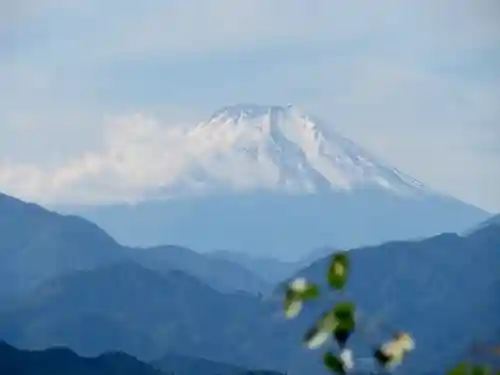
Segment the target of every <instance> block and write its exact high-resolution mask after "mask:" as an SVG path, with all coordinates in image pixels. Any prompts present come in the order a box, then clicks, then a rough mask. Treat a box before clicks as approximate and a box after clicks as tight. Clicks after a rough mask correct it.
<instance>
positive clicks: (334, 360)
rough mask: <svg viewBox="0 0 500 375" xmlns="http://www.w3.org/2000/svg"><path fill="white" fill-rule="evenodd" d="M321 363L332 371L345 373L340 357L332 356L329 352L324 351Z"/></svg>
mask: <svg viewBox="0 0 500 375" xmlns="http://www.w3.org/2000/svg"><path fill="white" fill-rule="evenodd" d="M323 363H324V364H325V366H326V367H327V368H328V369H329V370H330V371H332V372H335V373H337V374H345V373H346V371H345V369H344V364H343V363H342V360H341V359H340V358H338V357H336V356H334V355H333V354H332V353H330V352H326V353H325V355H324V356H323Z"/></svg>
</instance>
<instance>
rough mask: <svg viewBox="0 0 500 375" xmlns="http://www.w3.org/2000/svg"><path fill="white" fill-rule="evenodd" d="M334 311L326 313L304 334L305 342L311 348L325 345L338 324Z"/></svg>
mask: <svg viewBox="0 0 500 375" xmlns="http://www.w3.org/2000/svg"><path fill="white" fill-rule="evenodd" d="M338 324H339V323H338V321H337V319H336V318H335V314H334V312H333V311H329V312H328V313H326V314H324V315H323V316H322V317H321V318H320V319H319V320H318V321H317V322H316V324H315V325H314V326H313V327H312V328H311V329H309V330H308V331H307V332H306V334H305V335H304V343H305V344H306V346H307V347H308V348H309V349H316V348H318V347H320V346H321V345H323V344H324V343H325V341H326V340H327V339H328V337H330V335H331V334H332V333H333V332H334V330H335V329H336V328H337V326H338Z"/></svg>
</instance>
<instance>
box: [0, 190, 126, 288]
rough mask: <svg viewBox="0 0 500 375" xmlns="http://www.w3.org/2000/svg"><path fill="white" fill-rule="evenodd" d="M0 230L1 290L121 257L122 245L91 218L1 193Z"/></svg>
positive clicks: (37, 281) (23, 285)
mask: <svg viewBox="0 0 500 375" xmlns="http://www.w3.org/2000/svg"><path fill="white" fill-rule="evenodd" d="M0 234H1V236H0V294H14V293H16V292H19V291H23V290H26V289H29V288H31V287H33V286H35V285H37V284H38V283H40V282H42V281H44V280H47V279H50V278H52V277H54V276H56V275H59V274H61V273H64V272H69V271H72V270H77V269H89V268H93V267H96V266H99V265H103V264H107V263H111V262H114V261H117V260H120V259H123V257H124V255H123V253H122V251H121V247H120V245H118V243H116V242H115V241H114V240H113V239H112V238H111V237H110V236H109V235H107V234H106V233H105V232H104V231H103V230H101V229H100V228H98V227H97V226H96V225H95V224H93V223H90V222H89V221H87V220H85V219H82V218H80V217H76V216H63V215H59V214H56V213H54V212H50V211H48V210H46V209H44V208H42V207H40V206H38V205H35V204H28V203H25V202H22V201H20V200H17V199H15V198H12V197H9V196H7V195H4V194H1V193H0Z"/></svg>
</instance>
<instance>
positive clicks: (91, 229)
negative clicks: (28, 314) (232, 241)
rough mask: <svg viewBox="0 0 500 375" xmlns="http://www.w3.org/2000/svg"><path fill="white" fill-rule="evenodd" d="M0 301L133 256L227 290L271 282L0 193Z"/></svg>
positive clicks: (265, 286)
mask: <svg viewBox="0 0 500 375" xmlns="http://www.w3.org/2000/svg"><path fill="white" fill-rule="evenodd" d="M0 234H1V235H0V300H3V299H5V298H7V297H8V296H10V295H12V296H15V295H17V294H19V293H22V292H25V291H28V290H31V289H33V288H34V287H36V286H37V285H39V284H40V283H42V282H44V281H46V280H49V279H52V278H54V277H57V276H60V275H63V274H67V273H71V272H72V271H75V270H89V269H94V268H96V267H99V266H102V265H107V264H112V263H116V262H122V261H125V260H129V259H133V260H134V261H136V262H138V263H140V264H143V265H144V266H147V267H149V268H151V269H156V270H160V271H165V272H166V271H169V270H183V271H186V272H187V273H189V274H191V275H193V276H196V277H198V278H200V279H202V280H204V281H206V282H208V283H209V284H210V285H212V286H214V287H216V288H218V289H220V290H224V291H231V290H238V289H241V290H247V291H253V292H260V291H264V290H267V289H268V288H269V286H268V284H267V283H266V282H264V281H262V280H261V279H259V278H258V277H257V276H256V275H254V274H253V273H252V272H250V271H248V270H246V269H244V268H243V267H241V266H240V265H238V264H237V263H234V262H231V261H229V260H218V259H213V258H211V257H207V256H205V255H202V254H198V253H196V252H194V251H193V250H190V249H188V248H182V247H176V246H162V247H159V248H148V249H135V248H127V247H123V246H121V245H119V244H118V243H117V242H116V241H115V240H114V239H112V238H111V237H110V236H109V235H108V234H107V233H105V232H104V231H103V230H102V229H100V228H99V227H98V226H96V225H95V224H93V223H91V222H89V221H87V220H85V219H82V218H80V217H76V216H67V215H59V214H57V213H55V212H51V211H48V210H46V209H44V208H42V207H40V206H38V205H34V204H28V203H25V202H23V201H20V200H18V199H15V198H13V197H9V196H7V195H3V194H0Z"/></svg>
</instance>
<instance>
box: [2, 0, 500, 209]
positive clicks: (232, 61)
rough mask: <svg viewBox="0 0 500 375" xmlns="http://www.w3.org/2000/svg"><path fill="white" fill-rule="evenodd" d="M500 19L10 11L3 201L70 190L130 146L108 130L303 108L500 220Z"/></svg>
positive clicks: (440, 0)
mask: <svg viewBox="0 0 500 375" xmlns="http://www.w3.org/2000/svg"><path fill="white" fill-rule="evenodd" d="M499 21H500V3H499V2H498V0H453V1H452V0H419V1H405V2H402V1H396V0H379V1H377V2H367V1H361V0H350V1H339V0H287V1H284V0H252V1H250V0H246V1H243V0H204V1H200V0H184V1H180V0H162V1H160V0H145V1H141V2H132V1H123V0H122V1H116V0H107V1H97V0H18V1H12V2H0V83H1V84H0V124H1V125H0V189H3V190H5V191H7V192H9V193H12V194H16V195H19V196H21V197H24V198H27V199H34V200H38V201H42V202H43V201H44V197H46V196H47V191H48V190H50V189H55V187H54V186H56V187H57V189H64V188H65V186H64V183H63V182H61V181H59V180H57V181H59V182H54V181H55V179H56V177H55V176H56V175H57V173H58V171H60V170H61V168H63V169H64V170H65V171H66V172H65V173H69V172H68V171H69V169H71V168H73V169H72V170H71V173H72V175H76V174H78V173H79V172H78V170H79V169H78V168H80V167H81V160H82V158H84V159H85V158H87V159H85V160H94V159H89V158H91V156H92V155H97V154H99V152H101V153H102V152H103V148H106V147H107V145H108V144H109V142H110V137H114V136H118V137H122V138H123V139H125V138H126V139H128V140H130V139H132V138H130V137H125V136H124V135H123V133H124V132H125V131H126V130H125V129H124V128H119V127H118V128H117V127H116V126H114V127H113V129H114V132H111V133H110V131H109V122H110V121H111V120H110V119H114V118H121V119H123V118H127V116H131V115H133V114H137V113H139V114H141V116H143V117H146V118H149V119H154V120H155V121H157V122H158V123H159V124H160V127H168V126H171V125H178V124H187V123H191V122H198V121H202V120H203V119H205V118H207V117H208V116H210V114H211V113H212V112H214V111H215V110H217V109H218V108H219V107H221V106H224V105H228V104H233V103H239V102H255V103H261V104H267V103H269V104H283V105H285V104H287V103H294V104H296V105H298V106H300V107H303V108H304V109H305V110H308V111H310V112H312V113H314V114H317V115H318V116H320V117H323V118H324V119H325V120H327V121H329V123H331V124H332V126H335V127H337V128H338V129H339V130H340V131H341V132H343V133H344V134H345V135H347V136H349V137H351V138H352V139H353V140H355V141H356V142H357V143H358V144H360V145H362V146H365V147H366V148H368V149H369V150H370V151H372V152H373V153H375V154H376V155H379V156H381V157H383V158H385V159H386V160H387V161H389V162H390V163H392V164H393V165H395V166H397V167H398V168H400V169H402V170H404V171H405V172H407V173H409V174H411V175H412V176H414V177H416V178H418V179H420V180H422V181H423V182H425V183H427V184H428V185H430V186H432V187H435V188H436V189H438V190H441V191H444V192H447V193H450V194H452V195H454V196H457V197H459V198H461V199H463V200H466V201H468V202H471V203H474V204H476V205H478V206H480V207H483V208H485V209H488V210H489V211H492V212H493V211H500V194H499V193H498V192H499V191H500V22H499ZM115 122H116V121H115ZM117 129H118V130H117ZM127 129H128V128H127ZM117 134H118V135H117ZM134 134H135V133H134ZM134 139H135V138H133V139H132V140H131V141H130V142H132V143H133V142H134ZM123 144H124V143H123ZM120 145H122V143H120ZM127 145H128V146H125V145H124V146H123V147H129V146H130V147H133V145H130V144H128V143H127ZM89 155H90V156H89ZM139 162H140V161H138V163H139ZM88 163H90V162H87V164H88ZM131 178H132V177H131ZM82 181H83V180H82ZM97 186H99V185H98V184H97ZM66 188H67V187H66ZM54 191H55V190H54ZM54 194H55V193H54ZM55 195H57V194H55Z"/></svg>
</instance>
